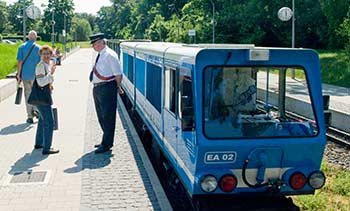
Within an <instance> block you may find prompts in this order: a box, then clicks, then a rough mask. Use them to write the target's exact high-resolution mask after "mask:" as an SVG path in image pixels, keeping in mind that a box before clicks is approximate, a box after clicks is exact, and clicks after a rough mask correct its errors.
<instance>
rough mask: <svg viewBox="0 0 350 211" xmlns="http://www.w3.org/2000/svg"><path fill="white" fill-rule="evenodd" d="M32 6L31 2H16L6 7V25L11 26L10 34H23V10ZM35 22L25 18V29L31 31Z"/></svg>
mask: <svg viewBox="0 0 350 211" xmlns="http://www.w3.org/2000/svg"><path fill="white" fill-rule="evenodd" d="M32 4H33V0H18V1H17V2H15V3H13V4H11V5H9V6H8V7H7V11H8V24H9V25H10V26H11V31H10V33H17V34H22V33H23V18H22V17H23V16H22V15H23V8H24V7H28V6H30V5H32ZM35 22H36V21H34V20H32V19H30V18H26V27H27V29H32V28H33V26H34V24H35Z"/></svg>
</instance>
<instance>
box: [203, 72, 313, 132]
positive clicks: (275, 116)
mask: <svg viewBox="0 0 350 211" xmlns="http://www.w3.org/2000/svg"><path fill="white" fill-rule="evenodd" d="M293 71H294V72H295V75H296V77H295V78H294V79H292V78H291V74H292V72H293ZM203 81H204V97H203V99H204V112H203V114H204V119H203V122H204V123H203V124H204V133H205V135H206V136H207V137H208V138H239V137H254V138H264V137H291V136H292V137H308V136H314V135H316V134H317V131H318V129H317V122H316V121H315V120H314V119H315V118H314V112H313V105H312V101H311V98H310V95H309V90H308V84H307V80H306V75H305V71H304V70H303V69H300V68H296V69H292V68H286V67H269V68H266V67H223V66H215V67H207V68H206V69H205V70H204V80H203ZM295 108H298V110H296V109H295ZM295 113H297V114H298V115H300V116H302V117H303V118H296V115H293V114H295Z"/></svg>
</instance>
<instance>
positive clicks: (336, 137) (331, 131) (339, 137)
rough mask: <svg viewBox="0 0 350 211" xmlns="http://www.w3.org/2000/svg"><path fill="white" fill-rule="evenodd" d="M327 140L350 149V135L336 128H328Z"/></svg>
mask: <svg viewBox="0 0 350 211" xmlns="http://www.w3.org/2000/svg"><path fill="white" fill-rule="evenodd" d="M326 135H327V138H328V140H329V141H331V142H334V143H336V144H339V145H341V146H345V147H347V148H348V149H350V134H349V133H347V132H344V131H341V130H339V129H337V128H334V127H328V129H327V133H326Z"/></svg>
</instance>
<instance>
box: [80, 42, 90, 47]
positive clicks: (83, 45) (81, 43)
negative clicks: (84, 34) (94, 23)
mask: <svg viewBox="0 0 350 211" xmlns="http://www.w3.org/2000/svg"><path fill="white" fill-rule="evenodd" d="M77 45H79V46H80V48H91V44H90V42H78V43H77Z"/></svg>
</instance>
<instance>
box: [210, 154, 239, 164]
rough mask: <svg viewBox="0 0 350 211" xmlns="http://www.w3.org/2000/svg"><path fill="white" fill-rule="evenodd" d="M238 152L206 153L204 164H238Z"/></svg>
mask: <svg viewBox="0 0 350 211" xmlns="http://www.w3.org/2000/svg"><path fill="white" fill-rule="evenodd" d="M236 158H237V152H207V153H205V158H204V163H206V164H218V163H234V162H236Z"/></svg>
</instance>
